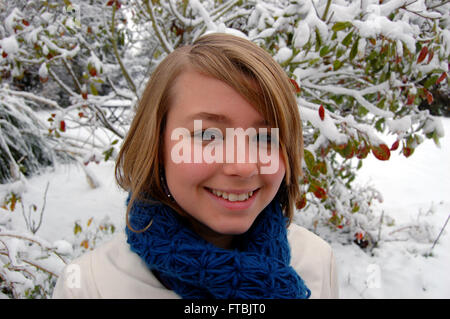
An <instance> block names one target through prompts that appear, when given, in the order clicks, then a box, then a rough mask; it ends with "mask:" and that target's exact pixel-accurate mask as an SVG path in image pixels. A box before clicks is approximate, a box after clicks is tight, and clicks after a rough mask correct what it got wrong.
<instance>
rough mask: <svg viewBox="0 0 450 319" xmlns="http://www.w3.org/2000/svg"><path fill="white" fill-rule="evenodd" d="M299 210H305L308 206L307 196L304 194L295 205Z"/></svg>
mask: <svg viewBox="0 0 450 319" xmlns="http://www.w3.org/2000/svg"><path fill="white" fill-rule="evenodd" d="M295 206H296V207H297V209H303V208H304V207H305V206H306V196H305V194H303V195H302V196H301V197H300V200H299V201H298V202H297V203H296V205H295Z"/></svg>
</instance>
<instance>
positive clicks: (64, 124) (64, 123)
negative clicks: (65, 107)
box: [59, 121, 66, 132]
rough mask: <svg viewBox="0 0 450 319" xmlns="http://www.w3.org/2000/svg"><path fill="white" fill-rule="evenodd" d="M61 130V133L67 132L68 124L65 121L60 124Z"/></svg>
mask: <svg viewBox="0 0 450 319" xmlns="http://www.w3.org/2000/svg"><path fill="white" fill-rule="evenodd" d="M59 129H60V131H61V132H65V131H66V122H64V121H61V122H59Z"/></svg>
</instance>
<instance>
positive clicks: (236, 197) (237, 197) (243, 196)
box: [205, 187, 259, 202]
mask: <svg viewBox="0 0 450 319" xmlns="http://www.w3.org/2000/svg"><path fill="white" fill-rule="evenodd" d="M205 189H206V190H207V191H208V192H210V193H211V194H213V195H214V196H216V197H219V198H223V199H226V200H227V201H229V202H245V201H246V200H248V199H249V198H252V197H253V196H255V194H256V193H257V192H258V191H259V188H257V189H255V190H253V191H250V192H245V193H239V194H237V193H227V192H224V191H221V190H216V189H213V188H208V187H205Z"/></svg>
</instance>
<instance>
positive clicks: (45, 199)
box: [32, 182, 50, 234]
mask: <svg viewBox="0 0 450 319" xmlns="http://www.w3.org/2000/svg"><path fill="white" fill-rule="evenodd" d="M49 185H50V182H47V186H46V187H45V192H44V202H43V204H42V208H41V213H40V216H39V224H38V225H37V227H36V228H34V229H33V230H32V232H33V234H35V233H36V232H37V231H38V229H39V228H40V227H41V224H42V216H43V215H44V209H45V204H46V202H47V192H48V187H49Z"/></svg>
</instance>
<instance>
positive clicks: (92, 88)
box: [91, 83, 98, 95]
mask: <svg viewBox="0 0 450 319" xmlns="http://www.w3.org/2000/svg"><path fill="white" fill-rule="evenodd" d="M91 93H92V94H93V95H98V91H97V88H96V87H95V85H94V83H91Z"/></svg>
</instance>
